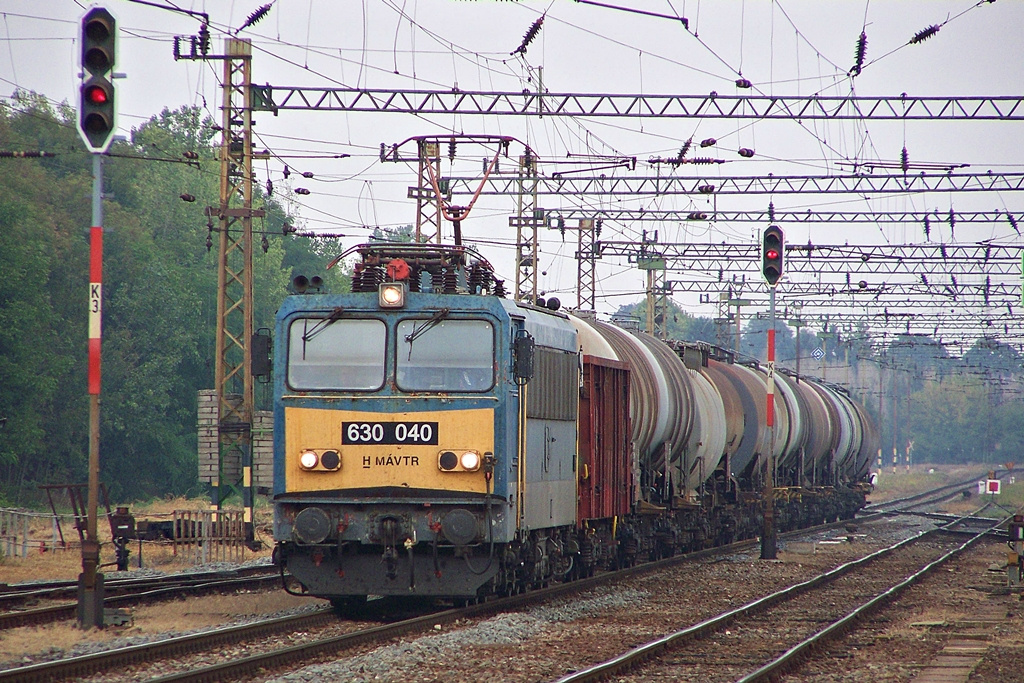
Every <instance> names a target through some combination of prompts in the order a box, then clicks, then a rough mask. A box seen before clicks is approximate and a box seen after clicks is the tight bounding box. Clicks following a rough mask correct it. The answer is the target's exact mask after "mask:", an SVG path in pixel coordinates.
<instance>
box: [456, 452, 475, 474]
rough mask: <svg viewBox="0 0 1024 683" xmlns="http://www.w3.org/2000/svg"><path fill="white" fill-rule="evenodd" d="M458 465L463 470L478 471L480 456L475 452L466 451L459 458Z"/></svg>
mask: <svg viewBox="0 0 1024 683" xmlns="http://www.w3.org/2000/svg"><path fill="white" fill-rule="evenodd" d="M459 464H460V465H462V469H464V470H469V471H470V472H473V471H476V470H478V469H480V454H479V453H476V452H475V451H466V452H465V453H463V454H462V456H461V457H460V458H459Z"/></svg>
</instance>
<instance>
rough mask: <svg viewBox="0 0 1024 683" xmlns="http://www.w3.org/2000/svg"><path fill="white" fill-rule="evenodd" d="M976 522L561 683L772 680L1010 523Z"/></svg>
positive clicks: (923, 536)
mask: <svg viewBox="0 0 1024 683" xmlns="http://www.w3.org/2000/svg"><path fill="white" fill-rule="evenodd" d="M971 519H973V518H962V519H960V520H957V527H958V528H959V531H960V532H961V533H962V532H963V530H964V527H965V525H968V524H974V525H975V526H974V533H972V534H971V536H970V538H968V539H967V540H966V541H965V540H963V539H962V538H958V537H956V536H954V535H952V534H943V533H941V532H942V531H943V530H944V529H945V527H937V528H935V529H930V530H928V531H924V532H921V533H920V534H918V535H917V536H914V537H912V538H909V539H906V540H902V541H900V542H898V543H895V544H893V545H892V546H889V547H887V548H883V549H881V550H878V551H876V552H874V553H871V554H870V555H867V556H865V557H863V558H861V559H858V560H854V561H852V562H848V563H846V564H843V565H840V566H839V567H836V568H834V569H831V570H829V571H827V572H824V573H822V574H820V575H818V576H816V577H814V578H811V579H809V580H807V581H804V582H801V583H799V584H796V585H793V586H790V587H788V588H785V589H782V590H780V591H777V592H775V593H773V594H771V595H767V596H764V597H761V598H759V599H757V600H754V601H752V602H749V603H747V604H745V605H742V606H741V607H738V608H735V609H730V610H728V611H725V612H722V613H720V614H718V615H715V616H713V617H711V618H709V619H705V620H703V621H701V622H699V623H697V624H693V625H691V626H688V627H686V628H684V629H681V630H678V631H675V632H674V633H670V634H668V635H665V636H662V637H660V638H657V639H654V640H651V641H649V642H647V643H644V644H643V645H640V646H638V647H634V648H632V649H630V650H629V651H627V652H623V653H621V654H619V655H617V656H615V657H613V658H610V659H608V660H606V661H603V662H601V663H599V664H595V665H592V666H589V667H587V668H585V669H583V670H580V671H577V672H574V673H571V674H569V675H566V676H563V677H561V678H559V679H558V680H557V683H588V682H591V681H599V680H607V679H608V677H610V676H615V680H616V681H619V682H627V681H645V680H652V679H655V680H673V681H684V682H685V681H701V682H702V683H703V682H710V681H737V682H739V683H760V682H762V681H768V680H771V679H772V677H777V676H778V675H779V674H780V673H782V672H784V671H785V670H787V669H788V668H790V667H793V666H794V665H796V664H797V663H798V662H799V661H800V660H801V658H802V657H805V656H807V655H808V653H809V652H810V651H811V649H812V648H815V647H817V646H819V645H821V644H822V643H824V642H825V641H827V640H828V639H831V638H835V637H837V636H839V635H841V634H843V633H845V632H846V631H847V630H848V629H850V628H853V627H854V625H855V624H856V622H857V621H858V620H859V619H861V618H863V617H864V616H865V615H866V614H868V613H870V612H871V611H872V610H875V609H878V608H879V607H881V606H884V605H885V604H887V603H888V602H890V601H891V600H893V599H895V598H896V596H898V595H899V594H900V593H901V592H902V591H903V590H905V589H906V588H908V587H910V586H911V585H913V584H915V583H917V582H919V581H921V580H922V579H924V578H925V577H927V576H929V575H930V574H932V573H934V572H935V571H936V570H937V569H938V568H939V567H941V566H942V565H943V564H945V563H946V562H947V561H949V560H951V559H952V558H954V557H956V556H957V555H958V554H960V553H962V552H964V551H965V550H967V549H968V548H970V547H971V546H973V545H974V544H975V543H977V542H979V541H980V540H981V539H982V538H984V537H985V536H986V535H987V534H988V533H989V532H991V531H992V530H994V529H995V528H996V527H997V526H999V524H1001V523H1002V522H1003V521H1005V520H1001V521H999V522H995V523H993V522H992V520H986V522H985V523H984V524H982V523H980V522H978V521H974V522H970V521H969V520H971ZM946 526H949V525H946ZM684 646H685V647H684Z"/></svg>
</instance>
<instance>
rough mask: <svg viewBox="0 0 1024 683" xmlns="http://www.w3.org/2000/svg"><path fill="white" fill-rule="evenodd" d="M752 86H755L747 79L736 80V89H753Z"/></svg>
mask: <svg viewBox="0 0 1024 683" xmlns="http://www.w3.org/2000/svg"><path fill="white" fill-rule="evenodd" d="M751 85H753V84H752V83H751V82H750V81H748V80H747V79H745V78H737V79H736V87H737V88H749V87H751Z"/></svg>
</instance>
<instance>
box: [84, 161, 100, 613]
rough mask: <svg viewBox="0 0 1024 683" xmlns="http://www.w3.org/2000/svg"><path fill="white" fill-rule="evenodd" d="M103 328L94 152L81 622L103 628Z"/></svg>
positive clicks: (97, 163) (97, 165)
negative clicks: (100, 525) (100, 517)
mask: <svg viewBox="0 0 1024 683" xmlns="http://www.w3.org/2000/svg"><path fill="white" fill-rule="evenodd" d="M102 328H103V155H102V154H93V155H92V227H91V228H90V229H89V377H88V385H89V500H88V503H87V507H88V510H87V515H88V516H87V518H86V537H85V542H84V543H82V574H81V576H79V578H78V583H79V587H80V589H81V590H80V591H79V595H80V596H81V597H80V599H79V603H78V622H79V624H80V625H81V626H82V627H84V628H90V627H93V626H95V627H97V628H103V575H102V574H98V573H97V572H96V570H97V568H98V567H99V563H100V542H99V536H98V534H97V512H96V510H97V508H98V507H99V498H100V345H101V340H102Z"/></svg>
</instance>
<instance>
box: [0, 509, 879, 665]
mask: <svg viewBox="0 0 1024 683" xmlns="http://www.w3.org/2000/svg"><path fill="white" fill-rule="evenodd" d="M883 516H884V515H883V514H882V513H874V514H869V515H866V516H863V517H859V518H857V521H859V522H865V521H870V520H874V519H880V518H881V517H883ZM848 523H849V520H842V521H839V522H832V523H829V524H822V525H818V526H815V527H809V528H805V529H796V530H793V531H788V532H785V533H782V534H780V537H781V538H790V537H793V536H797V535H800V534H805V533H807V532H808V531H814V530H824V529H833V528H839V527H842V526H844V525H846V524H848ZM757 542H758V541H757V539H747V540H742V541H737V542H735V543H731V544H729V545H725V546H719V547H715V548H708V549H705V550H699V551H695V552H692V553H686V554H682V555H676V556H674V557H668V558H664V559H662V560H658V561H655V562H649V563H645V564H640V565H636V566H633V567H628V568H625V569H621V570H619V571H616V572H609V573H607V574H601V575H597V576H593V577H589V578H585V579H580V580H578V581H573V582H569V583H563V584H556V585H553V586H551V587H549V588H545V589H541V590H537V591H531V592H529V593H526V594H524V595H518V596H513V597H509V598H502V599H499V600H494V601H491V602H486V603H481V604H478V605H471V606H468V607H464V608H461V609H453V610H448V611H445V612H440V613H433V614H431V615H427V616H425V617H418V618H416V619H413V620H404V621H401V622H396V623H395V624H391V625H388V626H382V627H377V628H375V629H373V633H372V634H369V635H364V636H363V639H362V640H361V639H360V636H359V635H358V634H346V635H345V636H337V637H335V638H331V639H327V640H324V641H322V642H312V643H307V644H303V645H299V646H293V647H290V648H284V649H282V650H280V651H274V652H271V653H265V654H263V655H257V656H254V657H249V658H240V659H238V660H234V661H232V662H226V663H224V664H220V665H215V666H212V667H207V668H202V669H196V670H192V671H188V672H182V673H178V674H170V675H167V676H164V677H162V678H159V679H156V680H155V681H152V682H151V683H171V682H172V681H175V682H179V683H180V682H184V681H215V680H227V679H230V678H232V677H238V676H244V675H245V674H246V672H248V671H252V670H256V669H259V668H265V667H272V666H283V665H285V664H287V663H290V662H294V661H299V660H301V659H305V658H308V657H312V656H315V655H316V654H317V653H321V652H338V651H341V650H344V649H345V648H347V647H349V646H350V645H353V646H354V645H356V644H359V643H360V642H365V639H366V638H374V639H383V638H387V637H390V636H389V635H388V632H387V630H386V629H387V628H390V627H395V628H396V629H406V631H404V632H409V631H411V630H415V629H418V628H423V629H426V628H432V627H433V624H436V623H449V622H451V621H455V620H457V619H462V618H468V617H474V616H480V615H483V614H489V613H493V612H499V611H501V610H507V609H517V608H520V607H522V606H525V605H528V604H531V603H532V602H535V601H536V602H539V601H543V600H548V599H552V598H555V597H559V596H561V595H565V594H571V593H574V592H577V591H583V590H587V589H590V588H594V587H596V586H600V585H604V584H606V583H611V582H613V581H617V580H619V579H622V578H626V577H630V576H635V575H637V576H638V575H642V574H645V573H648V572H653V571H657V570H660V569H664V568H667V567H670V566H673V565H676V564H681V563H685V562H692V561H698V560H701V559H705V558H709V557H715V556H719V555H724V554H730V553H736V552H741V551H744V550H748V549H750V548H753V547H754V546H755V545H756V544H757ZM330 614H331V612H330V611H328V610H324V611H322V612H318V613H316V614H315V615H308V614H307V615H296V616H289V617H281V618H278V619H273V620H267V621H261V622H256V623H253V624H246V625H242V626H231V627H225V628H223V629H217V630H215V631H204V632H201V633H196V634H189V635H187V636H179V637H175V638H169V639H165V640H160V641H155V642H152V643H146V644H142V645H136V646H132V647H128V648H117V649H114V650H108V651H105V652H100V653H96V654H92V655H84V656H82V657H75V658H69V659H64V660H59V661H54V662H42V663H39V664H32V665H28V666H23V667H16V668H14V669H8V670H4V671H0V683H7V682H8V681H11V682H12V683H13V682H15V681H17V682H19V683H20V682H22V681H24V682H26V683H30V682H32V681H51V680H57V679H61V678H68V677H78V676H84V675H87V674H90V673H94V672H97V671H107V670H112V669H114V668H116V667H123V666H125V665H128V664H131V663H133V662H141V661H146V660H148V659H152V658H157V657H166V656H172V655H173V656H180V655H184V654H188V653H193V652H199V651H203V650H205V649H208V648H209V647H218V646H221V645H224V644H231V643H237V642H241V641H243V640H247V639H251V638H253V637H259V636H261V635H267V634H271V633H275V632H281V631H287V630H299V629H302V628H307V627H309V626H312V625H315V624H316V623H320V622H319V621H310V622H306V621H304V620H305V619H314V618H315V619H320V618H324V619H326V618H327V617H328V616H329V615H330ZM397 633H399V631H395V632H394V633H393V634H392V635H394V634H397ZM275 652H277V653H279V654H280V660H278V659H277V658H276V655H275Z"/></svg>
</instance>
